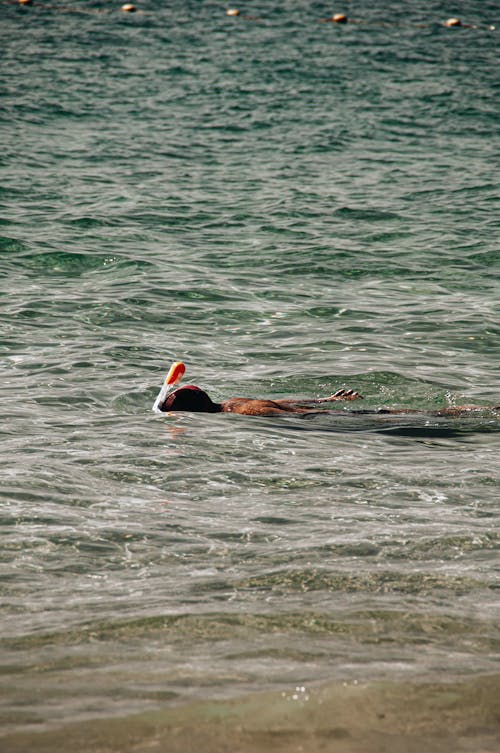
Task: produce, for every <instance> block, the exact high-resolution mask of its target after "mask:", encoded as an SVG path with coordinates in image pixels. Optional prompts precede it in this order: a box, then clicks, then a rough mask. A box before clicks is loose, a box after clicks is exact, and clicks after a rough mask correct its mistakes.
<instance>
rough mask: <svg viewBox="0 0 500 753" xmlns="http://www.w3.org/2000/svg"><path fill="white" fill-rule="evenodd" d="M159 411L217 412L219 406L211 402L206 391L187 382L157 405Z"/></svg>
mask: <svg viewBox="0 0 500 753" xmlns="http://www.w3.org/2000/svg"><path fill="white" fill-rule="evenodd" d="M158 410H159V411H160V412H161V413H169V412H170V411H192V412H193V413H219V412H220V406H219V405H217V403H213V402H212V401H211V399H210V398H209V396H208V395H207V393H206V392H204V391H203V390H200V388H199V387H196V386H195V385H194V384H187V385H186V386H185V387H179V388H178V389H176V390H174V391H173V392H171V393H170V394H169V395H167V397H166V398H165V400H164V401H163V402H162V403H160V404H159V405H158Z"/></svg>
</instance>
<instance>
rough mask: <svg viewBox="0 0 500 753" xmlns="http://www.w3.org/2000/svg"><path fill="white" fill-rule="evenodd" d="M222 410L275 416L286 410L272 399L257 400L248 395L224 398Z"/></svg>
mask: <svg viewBox="0 0 500 753" xmlns="http://www.w3.org/2000/svg"><path fill="white" fill-rule="evenodd" d="M222 410H223V411H224V412H225V413H241V414H244V415H246V416H277V415H281V414H283V413H286V412H287V411H286V410H284V409H283V408H282V406H281V405H279V403H275V402H274V400H257V399H254V398H250V397H233V398H231V399H230V400H224V402H223V403H222Z"/></svg>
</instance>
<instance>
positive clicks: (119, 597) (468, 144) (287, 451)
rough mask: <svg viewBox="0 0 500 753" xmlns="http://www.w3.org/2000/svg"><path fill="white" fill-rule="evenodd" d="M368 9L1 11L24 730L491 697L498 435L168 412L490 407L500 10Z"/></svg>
mask: <svg viewBox="0 0 500 753" xmlns="http://www.w3.org/2000/svg"><path fill="white" fill-rule="evenodd" d="M352 5H353V7H352V9H350V10H349V15H352V16H353V18H355V19H358V20H364V21H366V23H359V24H354V23H349V24H347V25H344V26H342V27H340V26H338V25H336V24H327V23H324V24H322V23H319V22H318V19H319V18H322V17H323V18H324V17H327V16H329V15H331V13H332V8H331V6H330V5H329V4H326V3H320V5H319V6H317V7H314V8H311V6H310V4H309V3H305V2H294V3H291V2H285V3H281V4H270V3H265V2H260V3H255V4H252V7H251V8H250V6H248V7H247V8H245V12H246V13H248V15H249V16H255V17H257V18H242V17H239V18H227V17H226V15H225V9H224V8H223V7H222V6H220V4H218V3H214V2H206V3H198V2H194V0H193V1H191V2H186V0H183V2H182V3H180V2H177V0H175V1H174V0H173V1H172V2H170V3H168V4H167V3H161V2H159V0H149V2H144V3H141V10H142V11H143V12H141V13H136V14H133V15H132V14H124V13H121V12H120V11H119V10H118V7H119V3H118V4H117V8H115V7H114V6H112V4H110V3H109V2H106V3H105V2H101V3H99V2H94V3H92V2H89V3H87V2H74V3H73V5H72V6H71V7H70V6H68V5H66V4H61V3H58V2H57V1H56V0H52V2H51V3H50V7H44V3H42V2H41V0H40V2H38V3H37V4H36V5H34V6H32V7H30V8H19V7H17V6H16V5H14V4H6V3H4V4H2V7H1V10H2V24H1V27H0V35H1V38H2V50H3V52H2V62H1V64H0V65H1V86H2V98H1V100H0V103H1V107H2V110H1V112H2V115H3V125H2V137H1V138H2V149H1V153H2V164H3V168H2V178H1V185H0V217H1V219H0V222H1V228H0V230H1V235H2V237H1V239H0V249H1V267H0V271H1V277H2V280H1V284H2V287H1V296H2V297H1V301H0V305H1V317H2V335H1V342H0V344H1V348H2V353H3V359H2V362H1V365H2V370H3V374H2V377H3V379H2V386H3V390H2V403H1V409H0V410H1V415H2V433H3V438H2V469H3V481H2V487H1V490H0V494H1V532H2V538H1V556H2V581H1V602H2V611H3V616H2V636H1V641H0V644H1V652H2V661H1V673H2V674H1V678H0V679H1V685H2V688H3V701H2V720H3V721H4V723H5V724H4V727H3V728H4V729H5V730H8V731H15V730H26V729H31V728H33V729H34V730H35V729H42V728H45V727H47V726H53V727H54V726H55V727H57V725H58V724H60V723H61V722H62V721H64V722H68V721H73V720H79V719H87V718H94V717H96V716H104V717H108V716H112V715H116V714H118V715H121V716H125V715H127V714H130V713H132V712H135V711H141V710H144V709H150V708H156V707H158V706H160V705H163V706H164V705H165V704H169V703H172V702H175V703H179V702H187V701H189V700H190V699H192V698H194V697H196V698H200V699H207V698H208V699H210V698H226V699H227V698H236V697H239V696H241V695H242V694H244V693H246V692H248V691H252V692H253V691H259V692H263V691H268V690H272V689H275V690H279V691H282V690H284V691H286V692H288V690H289V689H290V688H294V687H295V686H296V685H297V683H299V686H300V687H303V686H304V687H309V686H313V685H314V683H318V682H319V681H329V682H335V681H347V682H353V681H366V680H373V681H375V680H377V681H378V680H391V681H395V682H396V681H397V682H400V683H402V684H404V683H408V682H413V681H416V680H418V681H434V680H438V679H439V680H447V681H454V680H457V679H460V678H464V677H466V678H467V677H476V676H481V675H482V674H491V673H494V672H498V641H499V630H498V620H499V617H500V615H499V611H500V610H499V605H498V565H499V559H498V549H499V539H500V537H499V533H498V523H499V506H498V498H499V484H498V481H499V476H498V467H499V452H498V451H499V445H500V442H499V438H500V434H499V431H500V418H499V414H498V412H494V411H490V410H484V411H482V412H480V413H478V414H474V415H471V416H470V417H465V418H461V419H457V420H453V419H443V418H440V419H439V418H431V417H428V416H427V417H426V416H422V417H420V416H419V417H408V416H407V417H397V418H393V417H388V416H384V415H381V416H374V417H363V418H360V417H356V418H352V417H349V416H346V415H343V414H342V407H341V406H339V410H340V413H339V414H338V415H335V414H333V415H325V416H315V417H306V418H300V417H290V418H286V419H279V420H278V419H271V418H264V419H255V418H248V417H244V416H231V415H216V416H206V415H201V414H197V415H195V414H183V415H178V416H170V417H158V416H156V415H154V414H153V413H151V405H152V403H153V400H154V398H155V395H156V394H157V392H158V389H159V387H160V385H161V382H162V379H163V377H164V373H165V371H166V369H167V368H168V366H169V364H170V362H171V361H172V360H174V359H177V358H181V359H182V360H184V361H185V363H186V364H187V369H188V371H187V375H186V378H187V379H186V380H187V382H190V383H196V384H198V385H200V386H202V387H203V388H205V389H206V390H207V391H208V392H209V393H210V395H211V396H212V397H213V399H217V400H220V399H223V398H225V397H229V396H234V395H247V396H260V397H292V396H301V397H316V396H325V395H327V394H331V393H332V392H333V391H334V390H336V389H337V388H339V387H342V386H346V387H353V388H355V389H357V390H359V391H360V392H361V393H362V394H363V395H364V401H363V403H362V404H357V405H359V407H369V408H377V407H380V406H399V407H412V408H436V407H439V406H442V405H450V404H451V405H453V404H461V403H464V402H465V403H471V402H472V403H479V404H481V405H483V406H491V405H499V404H500V390H499V386H498V360H499V356H500V344H499V343H500V340H499V335H500V327H499V300H500V278H499V252H498V235H499V228H500V223H499V215H498V152H499V150H498V138H497V135H498V131H497V130H496V129H497V126H498V120H497V118H498V94H499V75H498V59H497V53H498V32H496V31H494V30H492V29H490V28H488V26H489V25H491V24H494V23H495V22H496V21H498V20H499V19H498V18H495V15H494V14H495V13H496V14H497V15H498V13H497V11H498V7H497V6H496V4H495V3H493V2H481V3H477V2H476V3H472V4H471V3H467V4H465V3H458V4H457V3H456V4H455V6H457V5H458V9H455V10H454V11H453V12H454V13H457V15H459V14H462V19H463V21H464V23H465V22H467V23H470V24H476V25H477V28H462V29H445V28H444V27H443V26H442V21H443V20H444V17H446V13H444V14H443V9H442V4H441V3H436V2H434V3H432V2H431V3H427V4H426V5H425V8H424V7H416V5H419V4H414V3H409V2H407V3H402V2H397V3H396V2H392V3H385V4H384V8H385V9H386V12H387V17H386V19H385V20H386V21H389V20H390V21H391V23H385V24H384V23H382V21H383V19H381V18H380V15H379V13H378V12H377V9H376V8H375V7H373V4H371V3H368V2H366V1H365V0H363V2H359V3H356V4H352ZM354 5H355V7H354ZM462 6H463V7H462ZM76 10H79V11H81V12H76ZM333 10H336V9H333ZM459 12H460V13H459ZM448 14H449V13H448ZM443 15H444V17H443ZM41 689H43V690H41ZM30 725H31V726H32V727H31V726H30Z"/></svg>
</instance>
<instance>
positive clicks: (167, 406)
mask: <svg viewBox="0 0 500 753" xmlns="http://www.w3.org/2000/svg"><path fill="white" fill-rule="evenodd" d="M185 371H186V367H185V366H184V364H183V363H182V362H181V361H176V362H175V363H174V364H172V366H171V368H170V371H169V372H168V374H167V377H166V379H165V382H164V384H163V387H162V388H161V390H160V393H159V394H158V397H157V398H156V400H155V403H154V405H153V411H154V412H155V413H170V412H177V411H191V412H193V413H240V414H243V415H246V416H282V415H287V414H291V413H296V414H302V415H304V414H306V415H311V414H315V413H316V414H319V413H327V412H331V411H325V410H321V409H319V410H318V408H316V407H315V406H317V405H320V404H322V405H323V404H325V403H334V402H340V401H351V400H361V399H362V395H360V394H359V393H358V392H356V391H355V390H351V389H347V390H346V389H339V390H337V391H336V392H335V393H334V394H333V395H330V397H323V398H316V399H314V398H313V399H311V400H266V399H258V398H250V397H233V398H229V399H228V400H223V401H222V402H220V403H214V402H213V401H212V399H211V398H210V397H209V395H208V394H207V393H206V392H205V391H204V390H202V389H200V388H199V387H196V386H195V385H193V384H188V385H186V386H185V387H178V388H177V389H174V387H175V385H176V384H178V383H179V382H180V381H181V379H182V377H183V375H184V373H185ZM499 409H500V408H499V407H495V408H493V410H499ZM477 410H487V408H486V407H485V406H480V405H459V406H453V407H446V408H439V409H437V410H418V409H411V408H378V409H366V410H349V411H342V413H343V414H344V415H345V414H347V415H350V416H351V415H352V416H364V415H380V414H395V415H412V414H413V415H429V416H462V415H464V414H467V413H470V412H471V411H477ZM490 410H491V409H490ZM335 412H336V413H338V411H335Z"/></svg>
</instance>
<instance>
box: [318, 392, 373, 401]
mask: <svg viewBox="0 0 500 753" xmlns="http://www.w3.org/2000/svg"><path fill="white" fill-rule="evenodd" d="M340 400H363V395H360V394H359V392H356V391H355V390H344V389H340V390H337V392H334V393H333V395H330V397H323V398H320V399H319V400H318V403H336V402H337V401H340Z"/></svg>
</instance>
